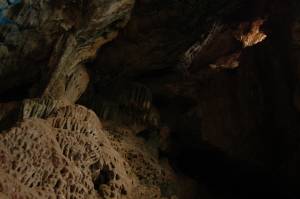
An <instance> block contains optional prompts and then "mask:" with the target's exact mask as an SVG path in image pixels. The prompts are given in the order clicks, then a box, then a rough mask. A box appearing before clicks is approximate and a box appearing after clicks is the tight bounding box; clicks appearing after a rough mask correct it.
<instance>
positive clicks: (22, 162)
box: [0, 100, 178, 199]
mask: <svg viewBox="0 0 300 199" xmlns="http://www.w3.org/2000/svg"><path fill="white" fill-rule="evenodd" d="M29 101H30V100H27V101H26V102H25V104H26V106H25V107H26V111H25V112H23V118H26V119H24V120H22V122H20V124H19V125H18V126H16V127H14V128H12V129H10V130H9V131H7V132H3V133H2V134H1V137H0V139H1V145H0V157H1V158H0V160H1V164H0V165H1V166H0V173H1V181H0V182H1V183H0V188H1V190H0V191H1V194H2V195H3V197H8V198H11V197H17V198H21V197H23V198H73V199H75V198H149V196H150V195H153V197H154V198H160V197H161V196H162V195H164V193H162V189H160V187H162V186H165V189H168V186H169V185H168V183H172V182H173V185H171V186H173V187H174V188H173V190H167V193H168V194H169V195H168V194H167V195H166V196H167V197H171V196H172V197H175V195H176V193H177V191H178V190H177V189H176V188H175V187H176V180H177V179H175V176H173V180H172V177H170V175H171V176H172V172H171V170H170V168H163V167H162V166H161V165H160V163H159V162H158V161H157V157H156V156H155V155H151V154H150V153H149V152H147V150H145V149H142V148H143V147H142V146H143V141H142V140H140V139H137V138H134V135H133V134H132V135H131V138H132V139H130V137H128V136H129V135H130V134H127V135H126V136H125V135H123V136H121V134H120V133H121V132H122V131H121V129H119V130H118V131H117V132H116V131H109V132H105V131H104V130H103V128H102V125H101V123H100V121H99V119H98V118H97V116H96V114H95V113H94V112H93V111H91V110H88V109H86V108H84V107H82V106H79V105H76V106H74V105H71V106H62V107H59V106H54V108H52V109H51V111H49V110H46V109H42V108H37V107H38V105H41V106H40V107H42V105H43V104H44V102H41V101H40V102H37V101H31V103H29ZM48 104H49V100H48ZM52 104H59V102H56V101H53V102H52ZM48 107H49V106H48ZM27 110H31V111H27ZM33 110H35V112H34V114H33V112H32V111H33ZM29 112H30V113H31V114H28V113H29ZM42 118H43V119H42ZM117 135H119V136H117ZM124 136H125V137H124ZM117 137H119V138H117ZM108 138H110V139H108ZM133 140H135V141H133ZM152 156H153V157H152ZM168 176H169V177H168ZM10 184H11V185H10ZM172 193H173V194H172Z"/></svg>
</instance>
